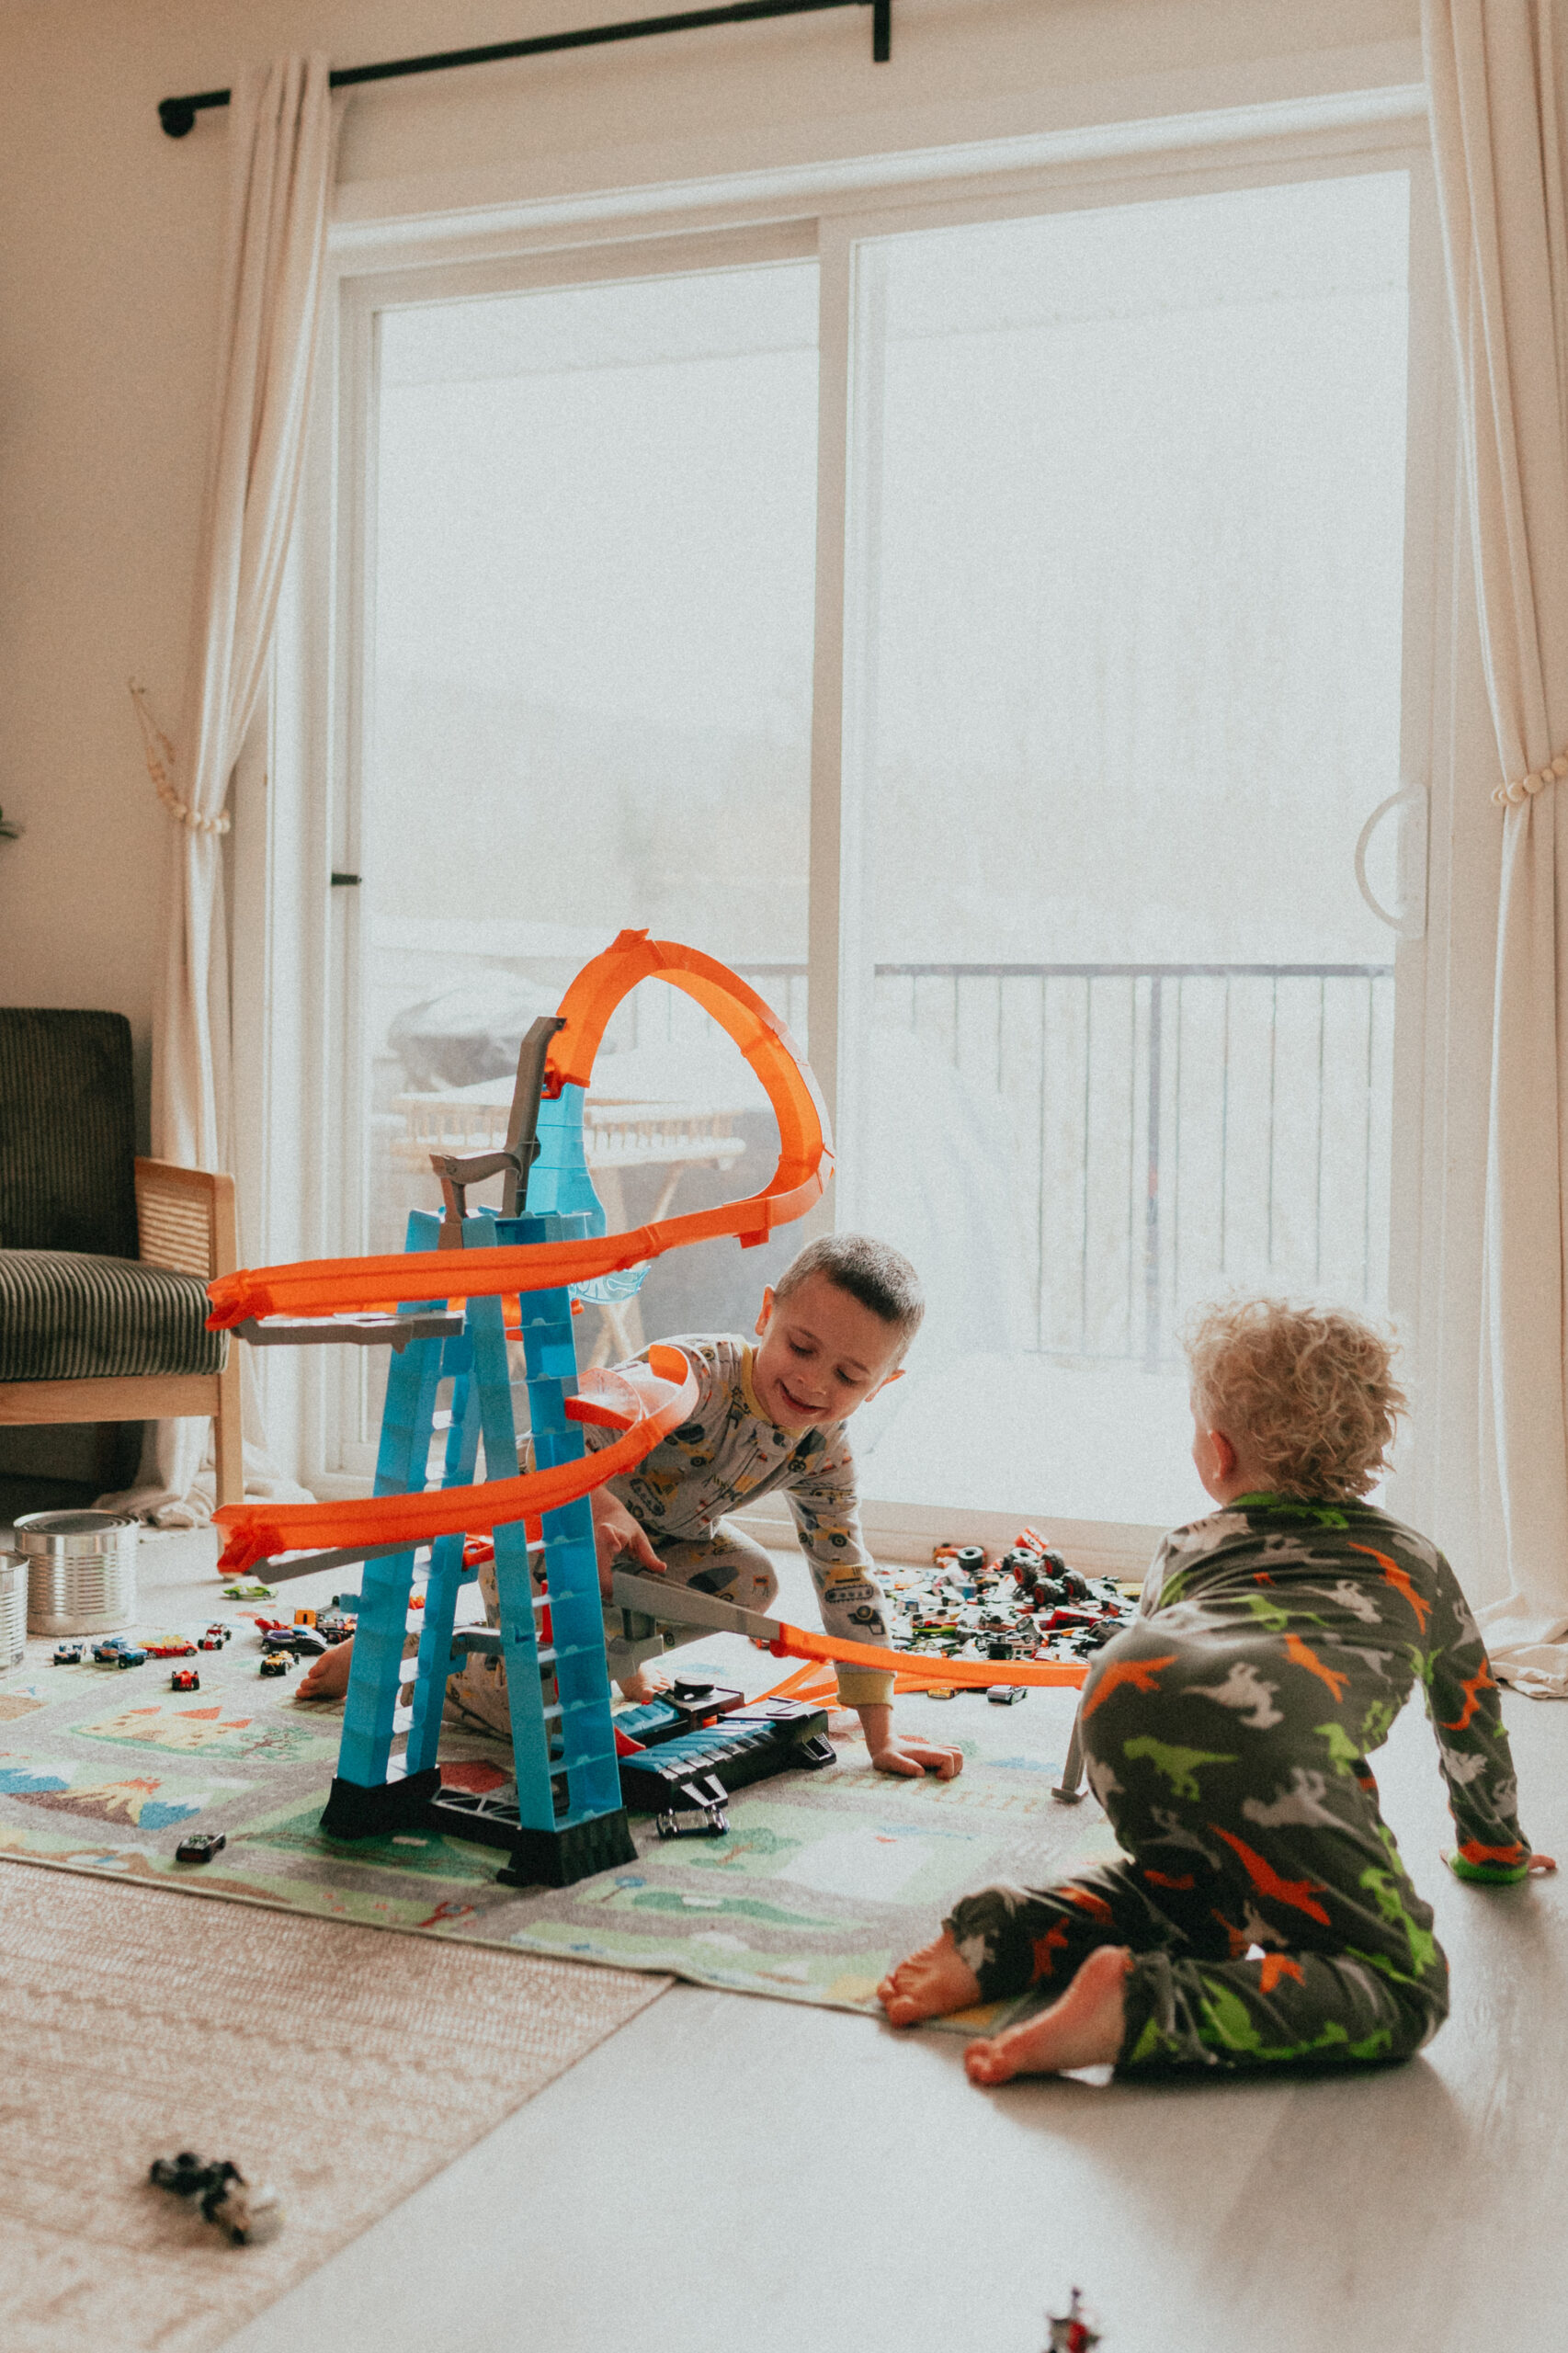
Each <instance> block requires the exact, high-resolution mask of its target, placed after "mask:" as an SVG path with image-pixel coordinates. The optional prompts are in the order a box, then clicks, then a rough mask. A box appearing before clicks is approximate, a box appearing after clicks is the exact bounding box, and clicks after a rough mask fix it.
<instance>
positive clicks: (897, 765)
mask: <svg viewBox="0 0 1568 2353" xmlns="http://www.w3.org/2000/svg"><path fill="white" fill-rule="evenodd" d="M1408 246H1409V189H1408V183H1407V179H1406V176H1405V175H1404V174H1403V173H1397V174H1377V175H1365V176H1357V177H1354V178H1341V179H1327V180H1314V181H1311V182H1308V183H1306V184H1304V185H1297V186H1286V187H1269V188H1247V189H1242V190H1237V191H1232V192H1227V193H1222V194H1205V195H1199V196H1187V197H1178V198H1171V199H1165V200H1164V201H1162V202H1159V203H1153V204H1127V205H1122V206H1119V207H1116V208H1114V209H1106V210H1082V211H1060V212H1055V213H1052V214H1051V215H1049V216H1046V217H1043V218H1035V219H1021V220H1020V219H1013V220H1005V221H996V222H982V223H978V224H974V225H967V226H957V227H952V228H945V229H937V230H928V231H926V232H924V233H915V234H912V235H893V236H887V237H883V238H880V239H877V240H875V241H868V242H867V243H864V244H860V245H859V246H858V248H857V251H856V255H855V270H854V324H855V344H854V361H853V366H854V379H853V381H854V414H855V416H856V420H857V430H856V436H855V438H854V441H853V443H852V446H851V451H850V463H849V472H848V483H849V509H850V514H851V517H852V522H851V533H850V538H851V544H852V546H853V547H854V548H855V549H856V550H857V551H858V561H857V563H856V565H855V576H854V579H853V582H852V587H851V595H850V601H849V611H848V620H847V629H846V694H847V699H848V704H849V710H850V721H849V724H848V726H847V727H846V745H848V747H849V754H850V756H849V761H848V765H847V768H846V779H845V790H846V796H849V797H851V798H853V799H856V800H858V803H859V808H860V815H859V830H860V835H861V839H862V842H863V850H862V858H861V868H860V881H859V888H858V892H856V893H854V894H853V895H852V896H851V898H850V900H849V902H848V918H847V923H846V933H845V958H846V1002H847V1003H849V1004H852V1005H853V1006H855V1008H856V1017H857V1034H858V1052H857V1068H858V1082H859V1101H858V1105H857V1107H856V1108H857V1111H858V1120H857V1121H856V1124H855V1129H854V1133H855V1138H856V1150H855V1152H854V1154H853V1166H852V1170H850V1171H848V1172H846V1183H847V1185H849V1186H852V1188H853V1209H852V1214H853V1216H854V1217H855V1219H856V1221H857V1222H863V1223H864V1224H866V1225H868V1226H870V1227H872V1228H875V1229H876V1230H878V1231H880V1232H883V1233H889V1234H890V1235H892V1236H893V1237H894V1238H896V1239H898V1240H900V1241H902V1242H903V1243H904V1244H905V1245H906V1246H907V1247H908V1248H909V1250H910V1251H911V1253H912V1255H913V1256H915V1257H916V1258H917V1260H918V1261H919V1263H920V1265H921V1267H922V1268H923V1270H924V1271H925V1274H926V1280H927V1282H928V1284H929V1286H930V1291H931V1302H932V1303H931V1312H930V1325H929V1329H928V1332H927V1335H926V1338H925V1340H924V1342H923V1345H922V1347H921V1350H920V1354H919V1358H918V1361H917V1363H916V1364H915V1366H914V1367H913V1368H912V1373H911V1378H910V1379H909V1380H908V1381H905V1382H904V1383H903V1385H902V1387H901V1388H900V1389H898V1390H897V1391H895V1392H890V1394H889V1396H888V1397H887V1399H886V1401H885V1403H884V1404H882V1405H881V1406H879V1407H876V1408H874V1409H873V1422H872V1424H871V1427H870V1428H869V1430H868V1438H869V1439H870V1440H871V1443H870V1444H869V1449H868V1450H867V1475H868V1478H869V1482H870V1483H871V1485H872V1486H873V1488H874V1490H875V1492H877V1493H878V1494H880V1495H888V1496H892V1497H900V1498H903V1499H905V1500H907V1501H910V1502H917V1503H929V1504H937V1503H949V1504H960V1505H961V1504H967V1505H971V1506H987V1505H989V1506H991V1507H993V1508H995V1509H1002V1510H1006V1509H1011V1508H1017V1509H1018V1510H1023V1511H1027V1510H1029V1509H1033V1508H1038V1507H1039V1506H1040V1498H1041V1496H1042V1495H1045V1496H1049V1497H1050V1499H1051V1505H1052V1507H1053V1509H1054V1510H1055V1511H1057V1512H1058V1513H1061V1514H1062V1515H1063V1516H1065V1517H1067V1518H1111V1519H1117V1520H1124V1521H1169V1520H1173V1519H1176V1518H1179V1517H1182V1516H1183V1515H1184V1513H1185V1511H1186V1510H1187V1507H1188V1506H1191V1505H1193V1504H1196V1503H1199V1502H1200V1501H1201V1496H1200V1494H1199V1490H1198V1489H1197V1487H1196V1483H1195V1481H1194V1478H1193V1474H1192V1473H1191V1472H1190V1469H1189V1467H1188V1466H1187V1461H1186V1436H1185V1434H1184V1433H1185V1432H1186V1430H1187V1427H1188V1426H1187V1425H1186V1424H1185V1420H1184V1408H1185V1402H1186V1384H1185V1381H1184V1379H1183V1376H1182V1371H1181V1365H1180V1358H1179V1334H1180V1330H1181V1326H1182V1323H1183V1321H1184V1318H1185V1317H1186V1316H1187V1314H1188V1313H1189V1312H1190V1310H1191V1309H1192V1308H1193V1306H1194V1305H1195V1304H1196V1303H1198V1302H1201V1301H1203V1300H1205V1299H1208V1298H1211V1297H1213V1296H1215V1295H1216V1294H1219V1293H1221V1292H1223V1291H1226V1290H1231V1289H1233V1288H1241V1289H1244V1290H1249V1291H1250V1290H1267V1291H1270V1292H1287V1293H1290V1294H1291V1295H1294V1296H1297V1297H1312V1298H1315V1299H1319V1300H1324V1301H1334V1302H1340V1303H1344V1304H1348V1305H1353V1306H1355V1307H1358V1308H1364V1309H1369V1310H1370V1311H1371V1312H1372V1313H1375V1314H1382V1313H1385V1312H1386V1309H1387V1305H1388V1267H1389V1209H1390V1168H1391V1148H1392V1128H1393V1054H1392V1046H1393V1017H1394V991H1395V971H1394V965H1395V958H1394V952H1393V951H1394V947H1395V939H1394V935H1393V934H1392V932H1391V930H1390V929H1389V928H1388V927H1387V926H1386V924H1385V923H1383V922H1381V921H1380V920H1379V918H1378V916H1377V915H1374V914H1373V913H1372V912H1371V911H1370V909H1369V905H1368V904H1367V903H1366V902H1365V900H1364V899H1363V897H1362V895H1361V892H1360V891H1359V890H1358V884H1357V874H1356V852H1357V842H1358V835H1359V833H1360V831H1361V828H1362V826H1363V824H1364V823H1365V821H1366V819H1367V818H1368V816H1369V813H1370V812H1372V811H1373V810H1374V809H1375V808H1376V807H1377V806H1378V804H1379V803H1380V802H1381V801H1384V800H1385V798H1386V797H1387V796H1389V795H1390V794H1391V793H1393V792H1395V791H1396V790H1398V787H1399V780H1400V741H1401V721H1402V701H1403V696H1402V658H1401V657H1402V608H1403V585H1404V584H1403V546H1404V523H1405V517H1404V505H1405V501H1404V477H1405V446H1404V445H1405V412H1406V398H1407V302H1408V297H1407V283H1406V280H1407V266H1406V256H1407V252H1408Z"/></svg>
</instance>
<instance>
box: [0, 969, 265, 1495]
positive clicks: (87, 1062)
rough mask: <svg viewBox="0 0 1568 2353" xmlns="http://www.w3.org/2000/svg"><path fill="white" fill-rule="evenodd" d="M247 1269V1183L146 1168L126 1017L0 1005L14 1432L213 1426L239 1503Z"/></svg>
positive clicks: (222, 1482) (221, 1487) (3, 1375)
mask: <svg viewBox="0 0 1568 2353" xmlns="http://www.w3.org/2000/svg"><path fill="white" fill-rule="evenodd" d="M235 1258H236V1247H235V1236H234V1180H233V1177H232V1176H211V1175H210V1174H208V1172H207V1171H206V1170H204V1169H199V1168H178V1167H176V1166H175V1165H173V1164H172V1163H170V1162H168V1161H163V1160H141V1159H138V1158H137V1157H136V1151H135V1112H134V1108H133V1097H132V1092H131V1025H130V1023H129V1022H128V1021H127V1020H126V1018H125V1017H124V1015H123V1014H119V1013H81V1012H75V1011H60V1012H56V1011H49V1010H38V1009H36V1008H31V1007H19V1006H0V1425H9V1426H11V1427H16V1426H17V1425H22V1424H36V1423H43V1422H133V1421H162V1420H174V1419H185V1418H187V1417H194V1416H198V1415H210V1416H211V1419H212V1422H213V1425H214V1429H213V1438H214V1449H213V1450H214V1455H215V1458H216V1463H217V1484H218V1500H219V1502H220V1503H221V1504H222V1503H239V1502H241V1501H242V1500H243V1496H244V1471H243V1462H242V1453H241V1433H240V1391H239V1352H238V1350H237V1349H231V1348H230V1347H229V1346H228V1343H227V1340H226V1337H225V1336H224V1335H222V1333H216V1332H209V1331H208V1329H207V1285H208V1283H209V1282H210V1281H211V1280H212V1279H213V1277H214V1276H217V1275H225V1274H229V1273H232V1272H233V1267H234V1264H235Z"/></svg>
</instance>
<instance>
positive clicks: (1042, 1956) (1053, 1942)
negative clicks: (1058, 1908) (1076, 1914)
mask: <svg viewBox="0 0 1568 2353" xmlns="http://www.w3.org/2000/svg"><path fill="white" fill-rule="evenodd" d="M1066 1941H1067V1927H1066V1923H1065V1922H1064V1921H1062V1920H1058V1922H1057V1923H1056V1926H1055V1927H1054V1928H1051V1929H1048V1930H1047V1932H1046V1934H1045V1935H1044V1936H1043V1937H1036V1938H1035V1940H1034V1947H1033V1950H1034V1968H1033V1971H1032V1972H1031V1977H1030V1982H1031V1984H1036V1985H1038V1984H1040V1979H1041V1978H1042V1977H1054V1975H1055V1974H1056V1962H1055V1960H1054V1958H1053V1956H1054V1955H1055V1954H1057V1953H1059V1952H1060V1951H1061V1950H1062V1946H1063V1945H1064V1944H1065V1943H1066Z"/></svg>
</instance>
